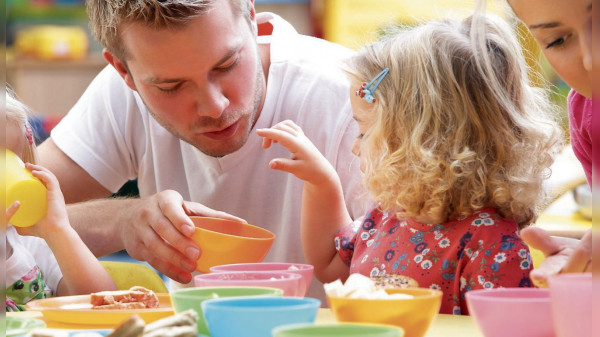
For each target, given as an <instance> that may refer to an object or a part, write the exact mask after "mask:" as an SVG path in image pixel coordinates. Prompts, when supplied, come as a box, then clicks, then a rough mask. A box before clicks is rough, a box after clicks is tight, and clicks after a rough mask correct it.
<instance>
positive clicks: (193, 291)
mask: <svg viewBox="0 0 600 337" xmlns="http://www.w3.org/2000/svg"><path fill="white" fill-rule="evenodd" d="M247 296H283V290H281V289H278V288H269V287H203V288H197V287H196V288H182V289H176V290H172V291H171V303H172V304H173V309H174V310H175V313H180V312H183V311H186V310H188V309H193V310H194V311H196V312H197V313H198V321H197V326H198V333H200V334H206V335H209V334H210V333H209V331H208V327H207V326H206V321H205V320H204V314H203V312H202V302H204V301H205V300H209V299H213V298H221V297H247Z"/></svg>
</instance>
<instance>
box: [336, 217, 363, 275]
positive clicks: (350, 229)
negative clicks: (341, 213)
mask: <svg viewBox="0 0 600 337" xmlns="http://www.w3.org/2000/svg"><path fill="white" fill-rule="evenodd" d="M362 221H363V218H362V217H361V218H359V219H356V220H354V222H352V223H350V224H348V225H347V226H345V227H343V228H342V229H340V230H339V231H338V232H337V233H336V234H335V237H334V243H335V249H336V250H337V251H338V255H339V256H340V258H341V259H342V261H344V263H345V264H346V265H347V266H350V263H351V262H352V256H353V255H354V243H355V241H356V236H357V234H358V228H360V225H361V224H362Z"/></svg>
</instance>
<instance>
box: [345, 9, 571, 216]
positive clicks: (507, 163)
mask: <svg viewBox="0 0 600 337" xmlns="http://www.w3.org/2000/svg"><path fill="white" fill-rule="evenodd" d="M390 33H391V34H390ZM386 67H387V68H389V69H390V71H389V74H388V75H387V77H386V78H385V79H384V80H383V81H382V82H381V84H380V85H379V87H378V88H377V90H376V91H375V93H374V96H375V98H376V102H375V103H374V104H373V109H372V110H370V111H369V112H368V117H367V118H368V120H370V124H369V128H368V131H367V133H366V134H365V135H364V138H363V141H362V142H361V144H360V154H361V158H362V161H363V162H364V163H365V179H366V184H367V187H368V189H369V191H370V193H371V196H372V197H373V198H374V200H375V201H376V202H378V203H380V205H381V206H380V207H381V208H382V209H386V210H394V211H397V215H398V216H399V217H417V216H426V217H427V218H429V219H432V220H434V221H435V223H443V222H446V221H448V220H450V219H453V218H456V217H459V216H464V215H468V214H471V213H473V212H474V211H476V210H478V209H481V208H482V207H486V206H492V207H495V208H496V209H497V210H498V211H499V213H500V214H501V215H502V216H503V217H506V218H510V219H514V220H515V221H516V222H517V223H518V224H519V226H520V227H523V226H526V225H528V224H530V223H531V222H533V221H535V219H536V218H537V213H538V209H539V207H540V206H541V205H542V204H543V203H544V201H545V197H546V195H545V193H544V190H543V187H542V181H543V180H544V179H546V178H547V177H548V176H549V174H550V165H551V164H552V163H553V161H554V155H555V154H556V152H557V151H558V149H559V145H561V143H562V135H561V131H560V129H559V128H558V126H557V124H556V122H555V120H554V119H555V117H554V116H556V112H557V107H556V106H554V105H553V104H552V103H550V101H549V100H548V97H547V94H546V92H545V91H544V90H542V89H540V88H535V87H532V86H531V85H530V84H529V81H528V78H527V66H526V64H525V62H524V58H523V55H522V51H521V46H520V44H519V43H518V41H517V39H516V37H515V35H514V34H513V32H512V30H511V28H510V26H509V25H508V23H506V22H505V21H503V20H502V19H501V18H498V17H495V16H491V15H478V16H472V17H470V18H468V19H466V20H465V21H462V22H458V21H433V22H429V23H425V24H422V25H420V26H417V27H413V28H404V29H403V28H399V27H396V28H394V29H393V30H391V31H388V32H387V34H386V35H385V37H384V38H383V39H382V40H380V41H378V42H376V43H374V44H372V45H369V46H367V47H365V48H363V49H362V50H361V51H360V52H359V53H358V54H357V55H356V56H354V57H353V58H352V59H351V60H349V62H348V63H347V69H346V71H347V72H348V73H349V74H350V77H351V79H353V80H356V81H357V82H366V81H369V80H370V79H371V78H373V77H374V76H375V75H376V74H378V73H379V72H380V71H381V70H382V69H384V68H386Z"/></svg>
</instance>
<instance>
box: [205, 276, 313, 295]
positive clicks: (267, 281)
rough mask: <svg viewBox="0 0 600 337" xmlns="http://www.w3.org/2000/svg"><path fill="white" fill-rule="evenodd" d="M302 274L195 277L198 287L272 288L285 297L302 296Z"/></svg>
mask: <svg viewBox="0 0 600 337" xmlns="http://www.w3.org/2000/svg"><path fill="white" fill-rule="evenodd" d="M301 278H302V277H301V276H300V274H294V273H288V272H277V271H273V272H269V271H249V272H243V271H230V272H221V273H210V274H201V275H196V276H194V285H196V287H223V286H225V287H226V286H232V287H242V286H254V287H270V288H278V289H281V290H283V296H300V279H301Z"/></svg>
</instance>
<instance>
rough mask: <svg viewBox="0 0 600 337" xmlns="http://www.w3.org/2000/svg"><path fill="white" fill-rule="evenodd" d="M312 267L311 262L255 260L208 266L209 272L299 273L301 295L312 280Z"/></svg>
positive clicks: (302, 295)
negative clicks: (254, 261) (252, 261)
mask: <svg viewBox="0 0 600 337" xmlns="http://www.w3.org/2000/svg"><path fill="white" fill-rule="evenodd" d="M314 269H315V268H314V267H313V265H311V264H302V263H287V262H257V263H236V264H224V265H220V266H214V267H211V268H210V272H211V273H218V272H224V271H277V272H286V273H294V274H300V275H301V276H302V279H301V280H300V290H299V295H298V296H301V297H304V296H306V292H307V291H308V287H309V286H310V282H311V281H312V277H313V271H314Z"/></svg>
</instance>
